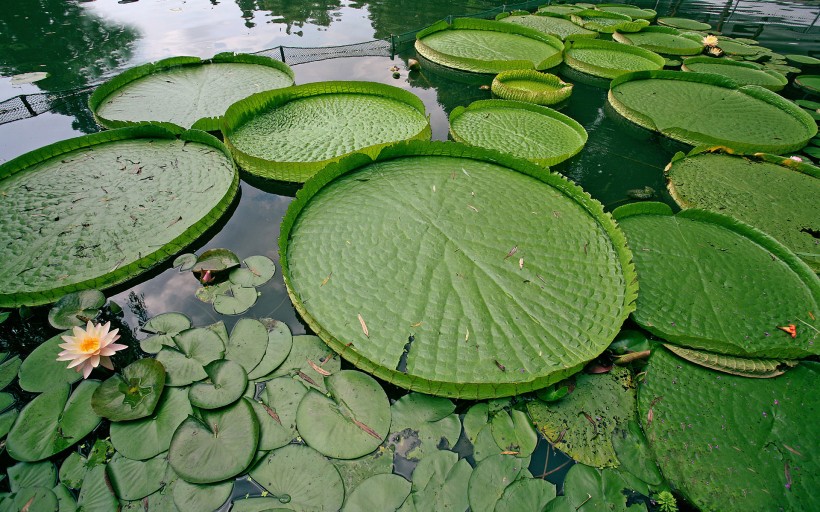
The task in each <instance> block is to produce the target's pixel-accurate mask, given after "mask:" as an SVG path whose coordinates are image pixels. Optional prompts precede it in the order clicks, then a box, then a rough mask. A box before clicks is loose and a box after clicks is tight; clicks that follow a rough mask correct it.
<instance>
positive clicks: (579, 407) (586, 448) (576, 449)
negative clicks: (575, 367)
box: [527, 298, 640, 468]
mask: <svg viewBox="0 0 820 512" xmlns="http://www.w3.org/2000/svg"><path fill="white" fill-rule="evenodd" d="M638 300H640V298H639V299H638ZM527 409H528V410H529V413H530V417H531V418H532V421H533V422H534V423H535V424H536V426H537V427H538V429H539V430H540V431H541V432H542V433H543V434H544V437H546V438H547V439H548V440H549V441H550V442H552V443H556V444H557V443H558V441H559V439H560V440H561V441H560V445H559V446H560V448H561V451H563V452H566V454H567V455H569V456H570V457H572V458H573V459H575V460H576V461H578V462H581V463H582V464H587V465H589V466H595V467H601V468H603V467H617V466H618V459H617V457H616V455H615V449H614V448H613V446H612V435H613V432H615V430H616V429H619V428H626V426H627V423H628V422H629V420H630V419H632V418H633V417H634V415H635V384H634V383H633V382H632V376H631V373H630V371H629V370H628V369H626V368H623V367H620V366H615V367H613V368H612V371H611V372H609V373H603V374H600V375H590V374H580V375H578V377H577V379H576V386H575V390H574V391H573V392H572V393H570V394H569V395H567V396H565V397H564V398H562V399H561V400H559V401H558V402H553V403H544V402H542V401H540V400H533V401H532V402H528V403H527Z"/></svg>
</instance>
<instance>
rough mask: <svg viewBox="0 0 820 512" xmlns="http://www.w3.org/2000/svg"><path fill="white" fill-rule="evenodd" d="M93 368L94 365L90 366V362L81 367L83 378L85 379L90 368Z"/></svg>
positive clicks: (89, 373) (89, 372)
mask: <svg viewBox="0 0 820 512" xmlns="http://www.w3.org/2000/svg"><path fill="white" fill-rule="evenodd" d="M93 369H94V367H93V366H91V365H90V364H87V365H85V366H84V367H83V378H84V379H87V378H88V376H89V375H91V370H93Z"/></svg>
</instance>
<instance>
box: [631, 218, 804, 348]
mask: <svg viewBox="0 0 820 512" xmlns="http://www.w3.org/2000/svg"><path fill="white" fill-rule="evenodd" d="M653 210H654V211H653ZM615 217H616V218H617V219H618V223H619V224H620V226H621V228H622V229H623V230H624V232H625V233H626V235H627V240H628V242H629V246H630V248H631V249H632V251H633V255H634V261H635V268H636V270H637V271H638V282H639V285H640V289H641V293H640V296H639V297H638V307H637V309H636V310H635V312H634V313H633V318H634V319H635V321H636V322H637V323H638V324H640V325H641V327H644V328H645V329H647V330H648V331H650V332H651V333H653V334H655V335H657V336H660V337H662V338H664V339H666V340H668V341H669V342H671V343H674V344H676V345H682V346H684V347H691V348H697V349H703V350H708V351H712V352H717V353H721V354H729V355H736V356H746V357H763V358H793V359H796V358H801V357H806V356H809V355H812V354H820V344H818V343H816V339H815V338H816V336H817V333H816V330H815V329H816V328H817V325H818V322H817V321H816V320H815V318H816V316H814V315H815V312H817V311H818V308H817V306H818V302H820V279H818V277H817V275H816V274H814V272H812V271H811V269H809V267H808V266H807V265H806V264H805V263H803V262H802V261H801V260H800V259H799V258H797V257H796V256H795V255H794V254H793V253H792V252H791V251H789V250H788V249H786V248H785V247H784V246H783V245H781V244H780V243H778V242H777V241H776V240H774V239H773V238H771V237H769V236H768V235H765V234H764V233H762V232H760V231H758V230H756V229H755V228H753V227H751V226H749V225H747V224H743V223H741V222H740V221H737V220H735V219H733V218H731V217H727V216H724V215H720V214H717V213H712V212H708V211H706V210H696V209H691V210H684V211H682V212H680V213H678V214H677V215H672V214H671V210H670V209H669V207H668V206H665V205H662V204H660V203H636V204H634V205H627V206H624V207H621V208H619V209H617V210H615ZM790 324H794V325H796V326H798V327H796V329H797V333H796V337H795V338H792V337H791V336H790V335H789V334H788V333H786V332H783V331H782V330H779V329H778V327H779V326H782V327H786V326H788V325H790ZM806 324H808V325H809V327H806ZM812 327H814V329H813V328H812Z"/></svg>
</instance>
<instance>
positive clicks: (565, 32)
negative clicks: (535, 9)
mask: <svg viewBox="0 0 820 512" xmlns="http://www.w3.org/2000/svg"><path fill="white" fill-rule="evenodd" d="M579 10H580V9H579ZM499 16H501V15H499ZM496 20H497V21H501V22H504V23H513V24H516V25H521V26H523V27H529V28H531V29H534V30H537V31H539V32H541V33H544V34H552V35H554V36H555V37H557V38H558V39H560V40H561V41H564V40H565V39H577V38H582V37H588V38H591V39H594V38H596V37H598V32H595V31H594V30H587V29H585V28H584V27H580V26H578V25H576V24H575V23H573V22H571V21H569V20H566V19H563V18H559V17H557V16H549V15H546V14H542V15H537V14H535V15H533V14H529V13H527V14H523V13H522V14H509V15H506V16H503V17H497V18H496Z"/></svg>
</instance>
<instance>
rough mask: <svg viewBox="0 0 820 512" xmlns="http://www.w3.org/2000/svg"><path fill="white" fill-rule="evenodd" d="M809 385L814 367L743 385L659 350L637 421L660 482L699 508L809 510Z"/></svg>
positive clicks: (818, 378)
mask: <svg viewBox="0 0 820 512" xmlns="http://www.w3.org/2000/svg"><path fill="white" fill-rule="evenodd" d="M818 382H820V365H818V364H817V363H815V362H803V363H801V364H800V365H798V366H797V367H796V368H794V369H792V370H789V371H788V372H786V374H785V375H781V376H780V377H776V378H774V379H762V380H761V379H748V378H745V377H737V376H734V375H726V374H724V373H718V372H714V371H711V370H708V369H706V368H703V367H700V366H697V365H694V364H692V363H689V362H687V361H684V360H683V359H679V358H677V357H675V356H674V355H672V354H671V353H669V352H668V351H666V350H664V349H661V348H658V349H656V350H655V351H654V353H653V354H652V357H651V358H650V360H649V366H648V369H647V375H646V379H645V381H644V383H643V384H642V385H641V386H640V388H639V390H638V407H639V410H640V414H639V416H640V418H641V422H642V424H643V428H644V431H645V432H646V437H647V439H648V441H649V444H650V446H651V448H652V451H654V452H655V460H657V461H658V464H659V465H660V467H661V470H662V471H663V474H664V476H666V478H668V479H669V482H670V483H671V484H672V485H673V486H674V487H675V488H676V489H677V490H678V491H680V493H681V494H683V496H684V497H686V498H687V499H688V500H689V501H691V502H692V503H693V504H694V505H695V506H696V507H698V508H700V509H701V510H721V511H727V512H729V511H746V510H818V508H820V499H819V498H818V494H817V489H818V488H820V460H818V450H820V432H818V429H817V425H818V423H817V421H814V420H813V419H814V418H817V417H818V414H820V400H819V399H818V395H817V385H818ZM650 411H652V413H651V415H650ZM650 418H651V420H650Z"/></svg>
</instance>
